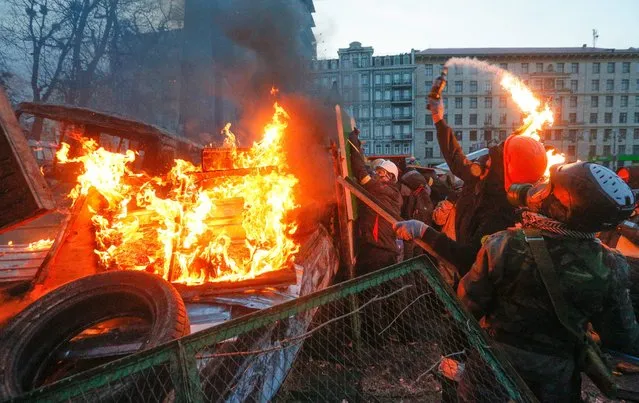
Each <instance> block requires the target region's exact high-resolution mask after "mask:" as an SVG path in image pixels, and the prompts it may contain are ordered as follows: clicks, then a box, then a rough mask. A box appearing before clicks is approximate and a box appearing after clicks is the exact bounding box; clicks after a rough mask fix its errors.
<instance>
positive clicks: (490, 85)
mask: <svg viewBox="0 0 639 403" xmlns="http://www.w3.org/2000/svg"><path fill="white" fill-rule="evenodd" d="M637 87H639V80H637ZM484 88H485V89H486V92H491V91H492V90H493V82H492V81H491V80H486V82H485V83H484Z"/></svg>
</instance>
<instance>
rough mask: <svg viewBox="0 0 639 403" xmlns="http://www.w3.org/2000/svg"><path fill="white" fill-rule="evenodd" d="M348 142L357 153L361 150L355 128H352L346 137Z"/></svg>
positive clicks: (360, 143)
mask: <svg viewBox="0 0 639 403" xmlns="http://www.w3.org/2000/svg"><path fill="white" fill-rule="evenodd" d="M348 141H350V143H351V144H352V145H353V147H355V148H356V149H357V150H358V151H359V150H361V148H362V142H361V141H360V140H359V129H358V128H357V127H354V128H353V131H352V132H351V134H349V135H348Z"/></svg>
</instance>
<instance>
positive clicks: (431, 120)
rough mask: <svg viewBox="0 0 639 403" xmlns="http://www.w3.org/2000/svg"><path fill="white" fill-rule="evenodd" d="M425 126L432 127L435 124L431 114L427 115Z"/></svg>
mask: <svg viewBox="0 0 639 403" xmlns="http://www.w3.org/2000/svg"><path fill="white" fill-rule="evenodd" d="M424 124H425V125H426V126H431V125H432V124H433V115H431V114H430V113H427V114H426V117H425V118H424Z"/></svg>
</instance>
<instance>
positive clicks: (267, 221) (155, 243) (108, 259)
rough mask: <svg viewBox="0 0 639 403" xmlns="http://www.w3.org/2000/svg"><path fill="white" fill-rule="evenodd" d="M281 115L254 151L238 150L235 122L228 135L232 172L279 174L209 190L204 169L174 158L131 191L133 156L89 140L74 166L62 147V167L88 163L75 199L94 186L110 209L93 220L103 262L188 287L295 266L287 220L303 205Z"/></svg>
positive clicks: (229, 180) (234, 179)
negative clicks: (299, 202) (298, 201)
mask: <svg viewBox="0 0 639 403" xmlns="http://www.w3.org/2000/svg"><path fill="white" fill-rule="evenodd" d="M274 109H275V113H274V115H273V118H272V120H271V122H270V123H269V124H267V125H266V127H265V128H264V134H263V138H262V140H261V141H259V142H256V143H254V144H253V146H252V147H251V149H250V150H249V151H247V152H242V153H239V152H237V144H236V140H235V136H234V135H233V133H232V132H231V130H230V124H227V125H226V127H225V128H224V130H223V131H222V133H223V134H224V135H225V136H226V137H225V141H224V146H225V147H226V148H230V149H231V150H232V151H231V153H232V157H233V168H249V169H250V168H259V167H265V166H271V167H273V169H272V170H270V171H269V173H268V174H260V173H259V172H258V170H255V171H254V173H250V174H248V175H245V176H225V177H220V178H216V179H214V180H209V182H207V183H206V184H205V185H202V184H201V183H200V182H199V179H198V175H197V172H200V171H201V169H200V168H199V167H196V166H194V165H193V164H191V163H190V162H187V161H183V160H175V162H174V165H173V168H172V169H171V171H170V172H169V173H168V174H167V175H166V176H164V177H154V178H150V179H149V180H147V181H146V182H145V183H143V184H142V185H134V184H133V182H132V181H131V180H130V179H131V178H133V177H134V176H140V175H135V174H134V173H133V172H132V171H131V170H129V168H128V167H127V164H129V163H131V162H133V161H134V160H135V153H133V152H131V151H127V153H126V154H116V153H110V152H108V151H105V150H104V149H102V148H97V145H96V144H95V143H94V142H92V141H91V140H85V141H83V150H84V152H85V153H84V155H82V156H81V157H77V158H75V159H69V158H68V149H69V147H68V145H66V144H63V145H62V148H61V149H60V151H59V152H58V158H59V161H60V162H61V163H65V162H70V161H77V162H82V163H83V165H84V172H83V174H81V175H80V176H79V177H78V185H77V186H76V188H75V189H74V190H73V191H72V192H71V194H70V197H72V198H77V197H78V195H80V194H86V192H88V189H89V188H91V187H93V188H95V189H96V190H97V191H98V192H99V193H100V194H102V195H103V196H104V197H105V199H106V200H107V201H108V202H109V207H108V208H107V209H106V211H101V212H99V213H98V212H96V213H95V214H94V216H93V223H94V225H95V227H96V241H97V249H96V254H97V255H98V256H99V259H100V262H101V263H102V264H103V265H104V266H106V267H118V268H122V269H135V270H147V271H152V272H155V273H157V274H158V275H160V276H162V277H163V278H165V279H167V280H172V281H175V282H180V283H186V284H201V283H203V282H209V281H236V280H242V279H248V278H253V277H255V276H257V275H260V274H262V273H265V272H268V271H273V270H279V269H282V268H284V267H286V266H287V265H288V264H290V262H291V261H292V260H293V259H294V255H295V254H296V253H297V251H298V250H299V245H298V244H297V243H296V242H295V241H294V240H293V239H292V234H293V233H294V232H295V230H296V228H297V227H296V224H295V223H291V222H288V221H287V219H286V215H287V213H288V212H289V211H291V210H293V209H295V208H296V207H297V204H296V202H295V200H294V197H293V189H294V187H295V186H296V184H297V182H298V181H297V179H296V178H295V177H294V176H293V175H291V174H290V173H288V172H287V166H286V161H285V155H284V152H283V149H282V145H281V143H282V138H283V135H284V132H285V129H286V127H287V123H286V120H287V119H288V115H287V113H286V111H284V109H282V108H281V107H280V106H279V105H278V104H277V103H276V104H275V105H274ZM252 172H253V171H252ZM129 205H131V206H129Z"/></svg>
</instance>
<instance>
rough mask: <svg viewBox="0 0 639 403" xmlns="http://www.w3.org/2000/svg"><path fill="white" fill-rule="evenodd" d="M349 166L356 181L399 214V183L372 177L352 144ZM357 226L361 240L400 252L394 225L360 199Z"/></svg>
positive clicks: (381, 203)
mask: <svg viewBox="0 0 639 403" xmlns="http://www.w3.org/2000/svg"><path fill="white" fill-rule="evenodd" d="M355 144H356V143H355ZM351 169H352V170H353V174H354V175H355V177H356V178H357V180H358V182H359V183H360V184H361V185H362V186H363V187H364V188H365V189H366V190H367V191H368V192H370V193H371V195H373V196H374V197H375V198H376V199H377V200H378V201H379V204H380V205H381V206H382V207H384V208H385V209H386V210H387V211H388V212H390V213H392V214H393V215H394V216H397V217H399V215H400V212H401V208H402V196H401V194H400V191H399V187H398V186H397V184H393V183H384V182H381V181H380V180H378V179H376V178H375V175H374V174H372V173H369V172H368V171H367V170H366V165H365V164H364V160H363V158H362V155H361V154H360V153H359V152H358V150H357V149H356V148H355V147H351ZM358 230H359V239H360V244H362V243H363V244H367V247H371V246H372V247H376V248H381V249H385V250H388V251H391V252H393V253H395V254H397V255H399V250H398V248H397V242H396V239H397V237H396V236H395V231H393V226H392V225H391V224H390V223H389V222H388V221H386V220H384V219H383V218H382V217H380V216H379V215H378V214H377V213H375V212H374V211H373V210H371V209H370V208H368V207H367V206H366V205H364V204H363V203H360V209H359V218H358Z"/></svg>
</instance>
